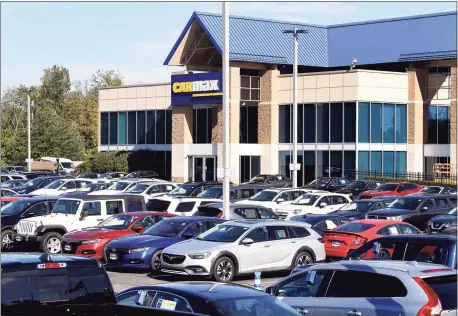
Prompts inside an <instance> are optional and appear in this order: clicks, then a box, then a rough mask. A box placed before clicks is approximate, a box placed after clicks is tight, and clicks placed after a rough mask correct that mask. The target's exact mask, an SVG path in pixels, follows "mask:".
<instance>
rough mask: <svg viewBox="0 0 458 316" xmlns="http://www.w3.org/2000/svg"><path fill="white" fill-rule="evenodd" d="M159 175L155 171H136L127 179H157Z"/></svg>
mask: <svg viewBox="0 0 458 316" xmlns="http://www.w3.org/2000/svg"><path fill="white" fill-rule="evenodd" d="M157 177H159V175H158V174H157V172H155V171H134V172H131V173H129V174H128V175H127V176H126V178H157Z"/></svg>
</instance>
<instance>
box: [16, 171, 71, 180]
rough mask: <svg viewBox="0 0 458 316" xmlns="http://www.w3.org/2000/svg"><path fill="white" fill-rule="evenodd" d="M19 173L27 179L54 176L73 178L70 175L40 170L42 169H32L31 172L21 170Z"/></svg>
mask: <svg viewBox="0 0 458 316" xmlns="http://www.w3.org/2000/svg"><path fill="white" fill-rule="evenodd" d="M21 174H23V175H24V176H25V177H26V178H27V179H29V180H32V179H35V178H39V177H55V176H61V177H63V178H73V177H72V176H70V175H65V174H61V175H59V174H57V173H55V172H53V171H46V170H42V171H40V170H33V171H31V172H21Z"/></svg>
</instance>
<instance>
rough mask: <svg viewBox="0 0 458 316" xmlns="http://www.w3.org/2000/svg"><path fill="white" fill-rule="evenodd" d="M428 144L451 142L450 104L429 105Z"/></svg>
mask: <svg viewBox="0 0 458 316" xmlns="http://www.w3.org/2000/svg"><path fill="white" fill-rule="evenodd" d="M428 144H450V116H449V106H442V105H430V106H428Z"/></svg>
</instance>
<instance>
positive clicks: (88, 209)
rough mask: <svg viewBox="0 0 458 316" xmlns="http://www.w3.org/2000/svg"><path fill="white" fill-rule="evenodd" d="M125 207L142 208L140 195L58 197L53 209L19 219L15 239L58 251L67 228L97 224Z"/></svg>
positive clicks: (74, 228) (44, 249)
mask: <svg viewBox="0 0 458 316" xmlns="http://www.w3.org/2000/svg"><path fill="white" fill-rule="evenodd" d="M126 210H128V211H131V212H133V211H144V210H145V203H144V200H143V197H142V196H135V195H131V196H129V197H127V196H124V197H116V196H93V197H90V196H87V195H84V196H83V195H82V196H80V197H75V198H60V199H59V200H57V202H56V205H55V206H54V208H53V210H52V212H51V213H50V214H48V215H45V216H36V217H32V218H28V219H22V220H20V221H19V222H18V223H17V224H16V226H15V227H14V230H15V231H16V236H15V240H16V242H27V243H34V242H38V244H39V248H40V250H41V251H43V252H47V253H59V252H61V250H62V249H61V240H62V236H63V235H64V234H66V233H68V232H71V231H74V230H77V229H82V228H88V227H94V226H97V225H98V224H99V223H100V222H102V221H103V220H105V219H106V218H108V217H110V216H112V215H114V214H118V213H123V212H126Z"/></svg>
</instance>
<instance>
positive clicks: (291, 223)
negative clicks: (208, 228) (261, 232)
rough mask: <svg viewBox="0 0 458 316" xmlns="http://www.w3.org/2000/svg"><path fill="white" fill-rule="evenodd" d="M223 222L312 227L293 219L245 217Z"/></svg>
mask: <svg viewBox="0 0 458 316" xmlns="http://www.w3.org/2000/svg"><path fill="white" fill-rule="evenodd" d="M223 224H231V225H234V226H242V227H257V226H285V225H289V226H302V227H307V228H310V227H312V226H311V225H310V224H308V223H303V222H295V221H284V220H268V221H266V220H263V219H260V220H256V219H246V220H232V221H227V222H224V223H223Z"/></svg>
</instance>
